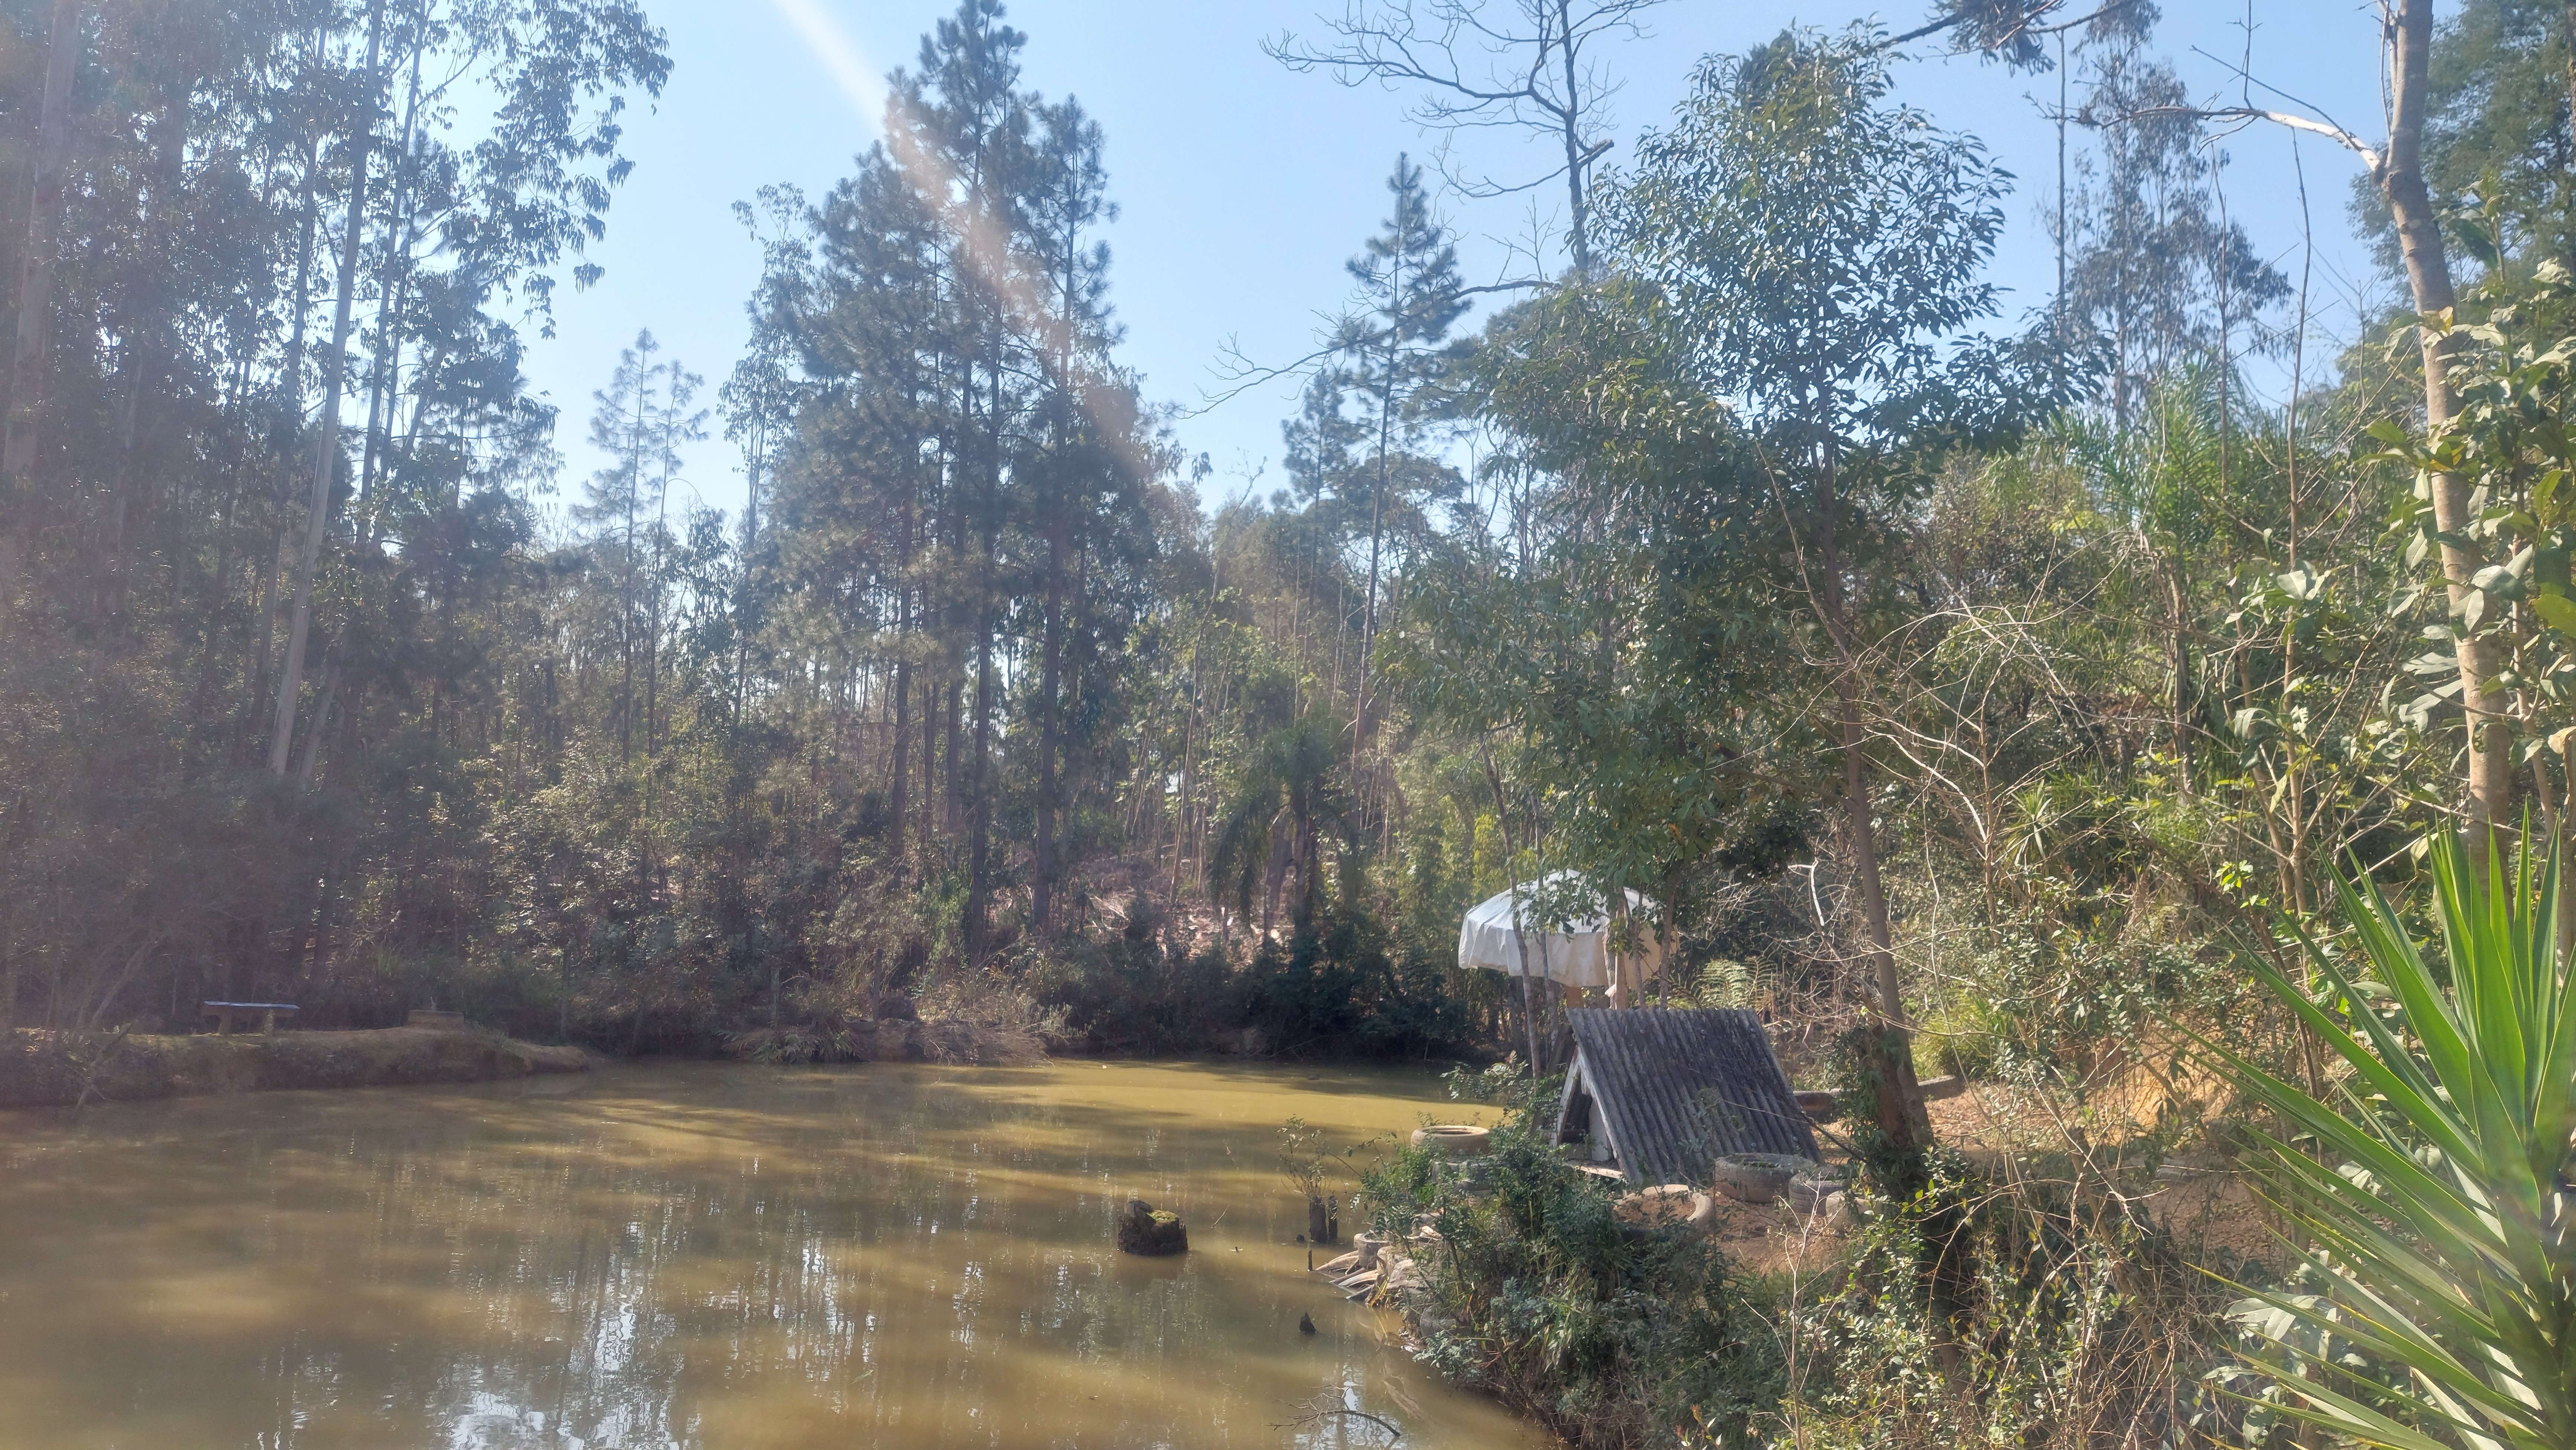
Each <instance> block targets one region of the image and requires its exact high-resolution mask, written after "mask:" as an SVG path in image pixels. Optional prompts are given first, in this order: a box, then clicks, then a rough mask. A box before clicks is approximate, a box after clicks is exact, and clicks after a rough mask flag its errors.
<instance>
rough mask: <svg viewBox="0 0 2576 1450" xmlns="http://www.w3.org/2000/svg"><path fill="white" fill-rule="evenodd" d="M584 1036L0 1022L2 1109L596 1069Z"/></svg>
mask: <svg viewBox="0 0 2576 1450" xmlns="http://www.w3.org/2000/svg"><path fill="white" fill-rule="evenodd" d="M592 1066H593V1062H592V1058H591V1056H590V1054H589V1053H587V1052H585V1051H584V1050H583V1049H581V1048H579V1047H569V1046H566V1047H548V1046H541V1045H539V1044H536V1043H532V1042H520V1041H517V1040H515V1039H512V1038H509V1037H505V1036H503V1035H501V1034H499V1033H497V1032H482V1031H475V1030H471V1029H466V1030H456V1029H445V1028H428V1027H382V1028H371V1029H360V1030H353V1031H338V1032H331V1031H324V1032H297V1031H286V1032H274V1033H241V1034H236V1035H232V1036H217V1035H215V1034H213V1033H193V1034H189V1035H186V1036H162V1035H142V1034H135V1035H130V1036H124V1037H99V1036H84V1035H81V1034H74V1033H59V1032H50V1031H45V1030H42V1029H33V1028H19V1029H14V1030H10V1031H7V1032H0V1109H15V1108H68V1107H78V1106H81V1105H83V1104H84V1103H131V1102H146V1101H151V1100H154V1099H160V1098H180V1097H210V1096H221V1095H229V1094H234V1093H250V1092H269V1091H277V1090H289V1089H297V1088H356V1087H402V1086H409V1085H416V1084H430V1083H466V1082H496V1081H503V1080H507V1079H513V1078H524V1077H535V1076H539V1075H543V1074H549V1073H574V1072H588V1071H590V1070H591V1068H592Z"/></svg>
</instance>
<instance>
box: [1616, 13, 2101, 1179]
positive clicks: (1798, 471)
mask: <svg viewBox="0 0 2576 1450" xmlns="http://www.w3.org/2000/svg"><path fill="white" fill-rule="evenodd" d="M1884 55H1885V52H1884V49H1883V47H1882V46H1880V45H1879V44H1878V41H1877V37H1876V35H1875V34H1874V33H1872V32H1871V31H1869V30H1867V29H1855V30H1852V31H1848V32H1845V33H1843V34H1840V35H1832V36H1828V35H1823V34H1819V33H1816V32H1812V31H1795V30H1793V31H1789V32H1786V33H1784V34H1782V35H1781V36H1780V37H1779V38H1778V39H1777V40H1775V41H1773V42H1771V43H1770V44H1768V45H1765V46H1761V47H1758V48H1756V49H1754V50H1752V51H1751V52H1748V53H1747V54H1745V55H1743V56H1741V57H1721V58H1716V59H1713V60H1711V61H1709V62H1707V63H1705V64H1703V65H1702V67H1701V68H1700V70H1699V72H1698V74H1697V75H1696V77H1695V79H1694V83H1693V87H1692V91H1691V94H1690V96H1689V98H1688V99H1686V100H1685V101H1684V102H1683V103H1682V105H1681V107H1680V108H1679V110H1678V112H1677V113H1676V115H1675V117H1674V120H1673V124H1672V125H1671V127H1670V129H1668V130H1666V131H1663V132H1661V133H1658V134H1656V135H1653V136H1650V137H1648V138H1647V140H1646V141H1645V142H1644V143H1643V145H1642V146H1641V148H1640V155H1639V161H1638V165H1637V169H1636V172H1635V174H1634V176H1633V177H1632V178H1631V179H1630V180H1629V182H1628V184H1627V186H1626V187H1625V189H1624V190H1623V191H1622V193H1621V195H1620V197H1619V198H1618V205H1617V208H1616V216H1617V223H1616V227H1615V232H1616V235H1617V237H1618V239H1619V242H1620V245H1621V249H1622V252H1623V254H1624V256H1625V257H1626V258H1627V259H1628V260H1629V263H1630V265H1632V266H1634V267H1635V268H1636V269H1637V270H1638V271H1639V272H1640V273H1641V274H1642V275H1643V276H1645V277H1646V278H1648V279H1651V280H1652V281H1653V282H1654V284H1655V285H1656V286H1657V287H1658V288H1659V289H1660V290H1661V293H1662V296H1663V300H1664V304H1665V308H1666V310H1665V312H1664V314H1663V315H1664V319H1665V321H1666V322H1667V324H1668V325H1669V326H1670V327H1671V328H1672V329H1673V336H1674V338H1675V339H1676V344H1677V346H1679V347H1681V348H1683V349H1685V350H1686V353H1685V355H1686V356H1687V357H1688V359H1689V364H1690V367H1691V369H1692V371H1693V372H1694V373H1695V374H1696V376H1697V378H1698V379H1699V381H1700V385H1701V386H1702V387H1704V388H1705V389H1706V390H1707V391H1708V392H1709V393H1710V394H1711V395H1712V396H1713V397H1715V398H1718V399H1720V400H1722V401H1723V402H1725V403H1726V404H1727V405H1728V406H1729V407H1730V408H1731V409H1732V410H1733V411H1734V412H1735V414H1736V415H1737V417H1738V418H1739V420H1740V426H1741V427H1742V428H1743V429H1744V430H1745V432H1746V434H1747V436H1748V440H1749V445H1750V448H1751V450H1752V455H1753V466H1754V467H1755V468H1757V469H1758V470H1759V471H1760V475H1761V477H1762V478H1763V481H1764V483H1765V485H1766V489H1767V491H1769V492H1770V493H1771V494H1772V495H1773V497H1774V500H1775V503H1776V507H1777V508H1778V510H1779V511H1780V512H1781V513H1782V514H1783V515H1784V516H1785V517H1786V518H1787V519H1788V521H1789V524H1790V529H1791V534H1790V538H1789V540H1788V543H1789V546H1790V554H1791V558H1792V561H1793V565H1794V569H1795V572H1796V575H1797V584H1796V585H1795V587H1794V590H1793V591H1792V592H1791V597H1792V598H1796V597H1799V596H1803V602H1804V603H1805V605H1806V608H1807V613H1808V615H1809V618H1810V619H1811V620H1812V622H1813V624H1814V626H1815V627H1816V634H1817V636H1818V638H1817V639H1816V640H1815V642H1814V644H1813V647H1812V648H1811V650H1810V652H1809V653H1810V657H1811V658H1812V660H1813V663H1814V666H1815V668H1816V669H1817V671H1818V672H1820V673H1821V674H1822V675H1824V676H1825V683H1826V684H1827V685H1828V686H1829V688H1830V690H1831V692H1832V696H1833V699H1834V702H1835V707H1834V713H1835V722H1834V724H1835V734H1836V735H1837V736H1838V739H1837V741H1836V745H1837V751H1838V754H1839V755H1840V758H1841V765H1842V770H1841V777H1842V779H1841V788H1840V795H1841V798H1842V825H1843V836H1844V846H1845V849H1846V851H1847V853H1848V855H1849V858H1850V860H1851V863H1852V870H1853V876H1854V880H1853V888H1854V892H1855V895H1856V897H1857V900H1858V903H1859V905H1860V908H1861V918H1862V920H1861V932H1862V942H1861V945H1860V952H1861V955H1862V957H1863V959H1864V960H1865V961H1866V962H1867V963H1868V965H1869V967H1870V969H1871V976H1872V977H1873V978H1874V983H1875V994H1874V1006H1875V1010H1876V1016H1877V1022H1878V1030H1877V1031H1876V1032H1875V1033H1873V1034H1872V1040H1873V1043H1874V1046H1873V1048H1872V1056H1873V1059H1874V1066H1875V1068H1876V1076H1877V1078H1878V1084H1877V1093H1878V1107H1877V1124H1876V1126H1877V1128H1878V1131H1879V1132H1880V1133H1881V1134H1883V1135H1884V1136H1885V1138H1886V1140H1887V1144H1888V1146H1889V1148H1890V1149H1891V1150H1892V1151H1893V1152H1895V1153H1896V1154H1898V1155H1900V1157H1910V1156H1911V1155H1913V1154H1915V1153H1917V1152H1919V1151H1920V1149H1921V1148H1922V1146H1923V1145H1924V1144H1925V1143H1927V1142H1928V1141H1929V1128H1928V1125H1927V1123H1926V1120H1925V1117H1924V1113H1923V1106H1922V1101H1921V1098H1920V1095H1919V1093H1918V1092H1917V1091H1916V1090H1915V1086H1914V1069H1913V1062H1912V1057H1911V1055H1910V1053H1909V1052H1908V1051H1907V1049H1906V1042H1907V1040H1908V1036H1909V1032H1908V1019H1907V1015H1906V1009H1905V1004H1904V1001H1903V998H1902V994H1901V990H1900V985H1899V982H1898V978H1897V970H1896V958H1895V955H1894V952H1893V951H1892V950H1891V944H1890V936H1889V925H1888V910H1887V899H1886V892H1885V889H1884V887H1883V885H1882V883H1881V880H1880V871H1879V851H1878V842H1877V827H1876V824H1875V821H1874V804H1873V802H1874V800H1875V796H1876V777H1877V774H1878V767H1877V764H1876V762H1875V761H1874V760H1873V759H1872V756H1871V753H1870V727H1869V710H1870V703H1869V701H1870V693H1871V686H1872V683H1873V682H1872V679H1871V672H1872V670H1873V668H1874V667H1875V666H1874V659H1875V655H1876V648H1877V640H1876V638H1875V630H1876V627H1877V624H1876V619H1875V616H1876V614H1877V613H1878V611H1879V610H1880V609H1881V607H1882V606H1883V605H1884V604H1885V603H1886V597H1885V594H1884V590H1883V583H1882V580H1881V577H1880V575H1879V573H1878V570H1877V568H1876V566H1877V564H1878V562H1879V557H1880V556H1881V555H1882V554H1883V553H1884V551H1885V550H1886V548H1887V547H1888V546H1889V542H1890V540H1889V532H1888V531H1889V528H1890V526H1891V524H1892V523H1893V522H1894V521H1895V518H1896V517H1897V515H1898V513H1899V512H1900V511H1901V510H1903V509H1904V508H1905V507H1906V506H1907V503H1908V500H1909V499H1910V498H1911V497H1912V496H1913V495H1914V494H1915V492H1916V491H1917V490H1918V489H1919V488H1920V487H1921V486H1922V484H1923V482H1924V481H1925V480H1926V479H1927V478H1928V477H1929V476H1930V471H1931V464H1932V463H1933V462H1934V461H1935V460H1937V458H1938V457H1939V455H1940V453H1941V452H1942V450H1943V449H1944V448H1946V447H1947V446H1949V445H1952V444H1955V443H1957V442H1960V441H1963V440H1965V439H1968V438H1970V437H1973V436H1975V435H1977V434H1980V433H1988V432H1994V431H1999V430H2002V429H2005V428H2008V427H2010V426H2012V425H2013V424H2015V423H2017V422H2019V421H2021V420H2022V419H2024V418H2027V417H2029V416H2031V415H2033V414H2034V413H2042V412H2045V411H2046V410H2047V409H2048V408H2049V407H2050V405H2052V404H2053V403H2054V401H2055V400H2054V398H2053V397H2051V396H2049V395H2048V393H2047V384H2046V383H2045V381H2044V380H2043V379H2044V377H2045V375H2046V374H2047V373H2048V372H2049V371H2051V370H2052V369H2051V368H2050V367H2049V366H2048V360H2044V359H2042V360H2038V362H2039V366H2038V367H2037V369H2036V371H2038V372H2039V373H2040V374H2041V375H2042V378H2041V379H2034V378H2031V377H2030V376H2029V375H2030V373H2031V372H2032V371H2033V369H2032V368H2031V367H2029V366H2027V365H2024V364H2023V363H2022V362H2021V361H2020V360H2019V359H2018V358H2017V357H2016V355H2015V353H2014V351H2013V350H2012V349H2010V348H2008V347H2005V346H2001V345H1997V344H1992V343H1988V342H1985V341H1984V340H1982V339H1975V338H1971V337H1969V336H1968V335H1967V329H1968V328H1970V327H1971V326H1972V325H1974V324H1976V323H1978V322H1979V321H1981V320H1983V319H1985V318H1987V317H1989V316H1990V315H1992V314H1993V313H1994V311H1995V310H1996V306H1997V294H1996V290H1995V287H1994V284H1993V283H1991V282H1989V281H1987V280H1986V279H1985V276H1984V272H1985V263H1986V260H1987V258H1988V256H1989V255H1990V254H1991V252H1992V250H1993V247H1994V242H1995V238H1996V236H1997V235H1998V234H1999V233H2000V231H2001V229H2002V226H2003V213H2002V209H2001V205H2000V203H2001V200H2002V198H2003V196H2004V194H2005V191H2006V186H2007V178H2006V177H2005V176H2004V174H2003V173H2002V172H2001V171H2000V169H1999V168H1997V167H1996V166H1995V164H1994V163H1993V161H1992V159H1991V158H1990V157H1989V156H1988V155H1987V153H1986V151H1985V149H1984V148H1983V147H1982V146H1981V145H1979V144H1978V143H1977V142H1976V141H1975V140H1974V139H1973V138H1970V137H1968V136H1964V135H1960V134H1955V133H1952V132H1947V131H1944V130H1942V129H1940V128H1939V127H1937V126H1935V125H1934V124H1933V123H1932V121H1931V120H1930V118H1929V117H1927V116H1925V115H1923V114H1922V113H1921V112H1919V111H1916V110H1914V109H1913V108H1911V107H1909V106H1905V105H1902V104H1899V103H1897V102H1896V101H1895V100H1894V99H1893V98H1892V96H1891V94H1890V92H1891V89H1892V83H1891V81H1890V79H1889V75H1888V71H1887V66H1886V61H1885V58H1884Z"/></svg>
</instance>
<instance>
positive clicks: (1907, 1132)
mask: <svg viewBox="0 0 2576 1450" xmlns="http://www.w3.org/2000/svg"><path fill="white" fill-rule="evenodd" d="M1821 462H1822V467H1821V468H1820V469H1819V471H1818V475H1817V481H1818V484H1819V487H1818V489H1817V498H1818V502H1819V503H1820V504H1821V506H1822V508H1821V513H1820V515H1819V518H1818V522H1817V526H1816V536H1817V543H1818V546H1819V548H1818V552H1819V554H1820V555H1821V561H1822V564H1823V572H1824V580H1823V589H1822V590H1821V595H1822V597H1821V599H1820V600H1819V601H1818V603H1819V605H1820V609H1821V612H1822V614H1823V616H1824V623H1825V632H1826V633H1827V635H1828V636H1830V637H1831V640H1832V643H1833V646H1834V651H1835V653H1836V655H1837V656H1838V659H1837V660H1836V664H1837V669H1836V671H1835V674H1834V700H1835V704H1836V706H1837V713H1838V714H1839V715H1840V717H1841V719H1840V724H1841V728H1842V752H1843V843H1844V845H1845V847H1846V848H1847V849H1848V850H1849V851H1850V852H1851V856H1852V878H1853V884H1854V885H1855V886H1856V887H1857V888H1858V889H1859V891H1860V899H1861V926H1862V930H1863V931H1864V932H1866V933H1867V940H1866V942H1865V943H1864V946H1863V950H1862V955H1863V959H1864V960H1866V961H1867V962H1868V963H1869V965H1870V969H1871V971H1870V975H1871V977H1872V979H1873V982H1874V984H1875V987H1876V992H1875V1000H1874V1002H1873V1006H1874V1007H1875V1009H1876V1010H1875V1013H1874V1015H1875V1017H1876V1019H1877V1020H1876V1021H1875V1022H1873V1023H1872V1024H1871V1028H1870V1031H1869V1034H1868V1040H1867V1043H1866V1046H1865V1052H1864V1056H1865V1057H1866V1059H1867V1060H1868V1063H1869V1066H1870V1068H1871V1076H1872V1077H1873V1078H1874V1079H1875V1087H1876V1103H1875V1105H1874V1109H1873V1113H1872V1118H1873V1121H1874V1123H1875V1125H1876V1127H1877V1129H1878V1131H1879V1133H1880V1134H1881V1136H1882V1137H1883V1138H1884V1140H1885V1149H1886V1152H1887V1153H1888V1154H1889V1155H1890V1157H1891V1158H1893V1159H1895V1160H1897V1161H1898V1162H1900V1163H1905V1164H1909V1165H1919V1164H1920V1162H1921V1160H1922V1155H1923V1152H1924V1150H1925V1149H1927V1148H1929V1147H1931V1145H1932V1128H1931V1121H1930V1119H1929V1118H1928V1117H1927V1116H1926V1114H1925V1113H1924V1110H1923V1092H1922V1089H1921V1087H1920V1086H1918V1085H1917V1084H1916V1082H1915V1080H1914V1054H1913V1050H1912V1044H1911V1035H1910V1032H1909V1030H1908V1027H1907V1023H1906V1019H1905V1002H1904V997H1903V994H1902V991H1901V984H1900V983H1899V982H1898V980H1897V975H1896V952H1895V948H1894V945H1893V942H1892V939H1891V937H1890V935H1889V932H1888V922H1887V894H1886V891H1885V889H1884V887H1883V886H1882V885H1881V883H1880V881H1879V874H1878V831H1877V828H1876V826H1875V825H1874V824H1873V823H1872V821H1871V811H1870V799H1869V752H1868V751H1867V749H1866V748H1865V732H1864V730H1863V728H1862V721H1861V689H1860V685H1861V681H1860V667H1861V665H1860V652H1859V650H1858V649H1857V648H1856V647H1855V642H1854V641H1853V639H1852V637H1851V628H1850V624H1849V622H1848V620H1847V619H1846V618H1845V611H1844V600H1843V579H1842V556H1841V552H1840V550H1839V548H1838V547H1837V542H1836V539H1835V518H1834V510H1835V498H1834V487H1835V476H1834V470H1835V458H1834V448H1833V445H1832V443H1831V441H1830V440H1828V441H1827V442H1826V444H1825V445H1824V447H1823V449H1822V459H1821ZM1903 1171H1904V1172H1906V1173H1907V1174H1909V1175H1910V1174H1911V1173H1912V1172H1914V1169H1912V1168H1908V1169H1906V1170H1903Z"/></svg>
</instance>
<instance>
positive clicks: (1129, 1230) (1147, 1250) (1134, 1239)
mask: <svg viewBox="0 0 2576 1450" xmlns="http://www.w3.org/2000/svg"><path fill="white" fill-rule="evenodd" d="M1118 1247H1119V1249H1120V1251H1122V1252H1124V1253H1130V1254H1144V1255H1148V1256H1159V1255H1163V1254H1185V1253H1188V1252H1189V1248H1190V1231H1189V1229H1188V1227H1187V1226H1185V1225H1184V1224H1182V1222H1181V1216H1180V1215H1179V1214H1177V1213H1165V1212H1163V1211H1161V1210H1160V1209H1157V1208H1155V1207H1154V1205H1152V1204H1150V1203H1147V1202H1146V1201H1145V1200H1143V1199H1141V1198H1131V1199H1129V1200H1127V1211H1126V1212H1125V1213H1122V1214H1120V1215H1119V1216H1118Z"/></svg>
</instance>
